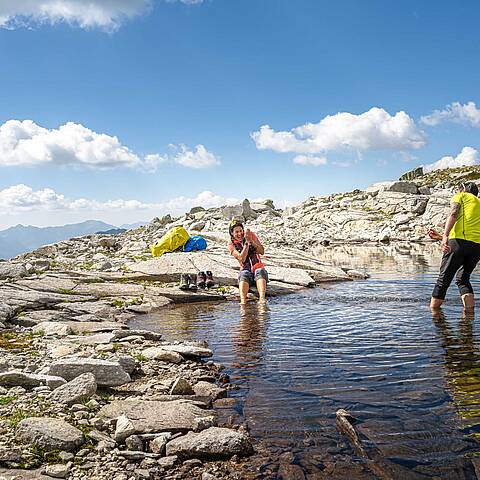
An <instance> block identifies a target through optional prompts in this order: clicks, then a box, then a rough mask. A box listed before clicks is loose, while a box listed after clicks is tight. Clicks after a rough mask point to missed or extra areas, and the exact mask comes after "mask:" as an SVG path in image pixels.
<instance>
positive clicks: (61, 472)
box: [45, 463, 70, 478]
mask: <svg viewBox="0 0 480 480" xmlns="http://www.w3.org/2000/svg"><path fill="white" fill-rule="evenodd" d="M69 472H70V466H69V465H64V464H63V463H58V464H55V465H47V466H46V467H45V475H48V476H49V477H53V478H65V477H66V476H67V475H68V473H69Z"/></svg>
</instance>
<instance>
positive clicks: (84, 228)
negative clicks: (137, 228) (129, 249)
mask: <svg viewBox="0 0 480 480" xmlns="http://www.w3.org/2000/svg"><path fill="white" fill-rule="evenodd" d="M122 227H127V228H134V227H132V226H128V225H126V226H124V225H122ZM122 227H120V229H119V228H118V227H116V226H115V225H110V224H108V223H105V222H100V221H97V220H88V221H86V222H82V223H73V224H70V225H63V226H60V227H32V226H31V225H29V226H24V225H17V226H15V227H10V228H7V229H6V230H1V231H0V258H3V259H9V258H12V257H15V256H17V255H20V254H21V253H25V252H29V251H31V250H35V249H36V248H39V247H41V246H42V245H48V244H49V243H55V242H61V241H62V240H67V239H69V238H72V237H79V236H83V235H91V234H93V233H98V232H103V233H110V234H116V233H121V232H124V231H125V229H126V228H122Z"/></svg>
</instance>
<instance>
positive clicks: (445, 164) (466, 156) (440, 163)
mask: <svg viewBox="0 0 480 480" xmlns="http://www.w3.org/2000/svg"><path fill="white" fill-rule="evenodd" d="M478 164H480V155H479V153H478V150H475V148H472V147H463V148H462V151H461V152H460V153H459V154H458V155H457V156H456V157H452V156H450V155H448V156H445V157H442V158H441V159H440V160H437V161H436V162H435V163H430V164H429V165H425V166H424V167H423V170H424V171H425V172H432V171H433V170H441V169H444V168H455V167H465V166H472V165H478Z"/></svg>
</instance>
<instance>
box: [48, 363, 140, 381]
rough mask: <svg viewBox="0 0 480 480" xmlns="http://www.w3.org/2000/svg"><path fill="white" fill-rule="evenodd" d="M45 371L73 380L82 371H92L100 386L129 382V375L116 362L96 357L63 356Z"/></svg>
mask: <svg viewBox="0 0 480 480" xmlns="http://www.w3.org/2000/svg"><path fill="white" fill-rule="evenodd" d="M46 371H47V373H48V374H50V375H57V376H59V377H62V378H64V379H65V380H73V379H74V378H76V377H78V376H79V375H81V374H82V373H88V372H90V373H93V375H94V376H95V380H96V382H97V385H98V386H100V387H117V386H120V385H124V384H125V383H129V382H130V381H131V378H130V375H129V374H128V373H127V372H126V371H125V370H124V369H123V368H122V366H121V365H120V364H119V363H118V362H110V361H107V360H98V359H96V358H63V359H60V360H57V361H56V362H54V363H53V364H52V365H50V366H49V367H47V369H46Z"/></svg>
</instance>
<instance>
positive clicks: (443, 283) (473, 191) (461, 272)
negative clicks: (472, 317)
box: [429, 182, 480, 310]
mask: <svg viewBox="0 0 480 480" xmlns="http://www.w3.org/2000/svg"><path fill="white" fill-rule="evenodd" d="M429 235H430V237H431V238H434V239H440V238H441V243H440V247H441V249H442V251H443V257H442V264H441V266H440V273H439V275H438V279H437V283H436V284H435V287H434V288H433V292H432V298H431V301H430V308H431V309H432V310H437V309H438V308H440V306H441V305H442V303H443V301H444V300H445V296H446V294H447V290H448V287H449V286H450V283H452V280H453V277H456V283H457V286H458V289H459V291H460V295H461V297H462V302H463V306H464V307H465V309H466V310H472V309H473V308H474V307H475V297H474V294H473V288H472V284H471V283H470V275H471V274H472V272H473V270H474V268H475V267H476V266H477V263H478V261H479V260H480V199H479V198H478V187H477V185H476V184H475V183H471V182H469V183H465V184H462V186H461V188H460V191H459V192H458V193H456V194H455V195H454V196H453V197H452V200H451V211H450V215H449V216H448V218H447V221H446V223H445V231H444V233H443V236H441V237H440V234H438V233H437V232H435V231H433V230H431V231H429Z"/></svg>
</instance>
